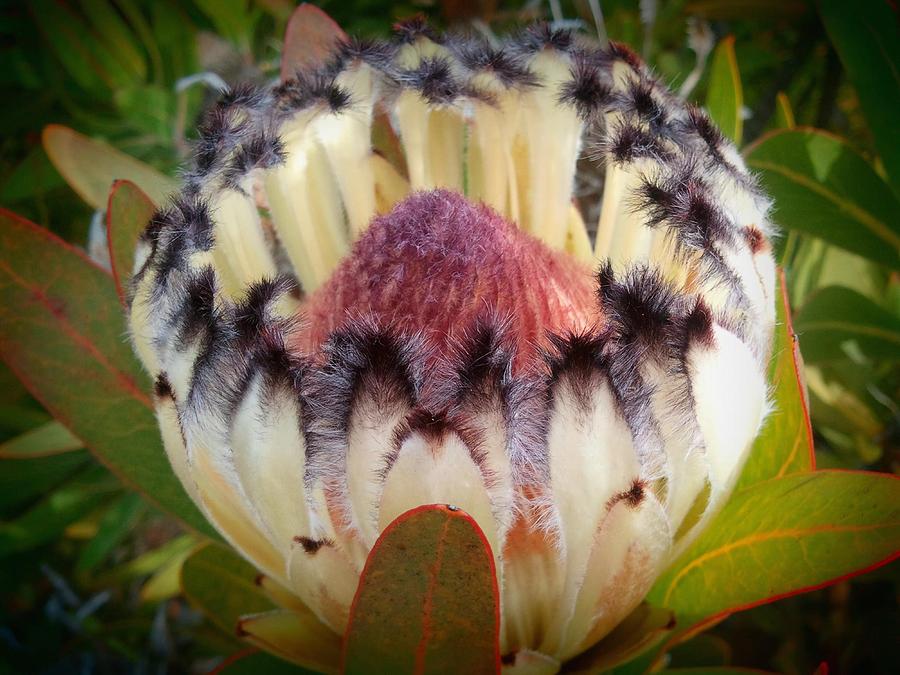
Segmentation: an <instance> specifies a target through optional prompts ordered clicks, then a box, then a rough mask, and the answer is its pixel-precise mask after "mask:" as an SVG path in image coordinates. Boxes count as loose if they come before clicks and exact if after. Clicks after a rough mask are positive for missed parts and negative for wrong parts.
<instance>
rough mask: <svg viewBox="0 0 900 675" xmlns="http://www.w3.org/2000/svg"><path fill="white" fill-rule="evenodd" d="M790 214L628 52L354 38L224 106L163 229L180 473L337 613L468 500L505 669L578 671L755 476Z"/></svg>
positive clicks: (309, 602)
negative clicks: (390, 157)
mask: <svg viewBox="0 0 900 675" xmlns="http://www.w3.org/2000/svg"><path fill="white" fill-rule="evenodd" d="M385 137H393V138H394V139H395V140H398V141H399V144H400V147H401V148H402V155H403V165H402V166H395V165H392V164H391V163H390V162H388V161H387V160H386V159H385V156H383V155H382V154H380V153H378V152H376V151H375V150H374V149H373V140H372V139H373V138H380V139H383V138H385ZM588 172H593V175H601V174H602V176H603V181H604V187H603V197H602V201H601V202H600V203H599V204H598V205H597V208H596V209H590V208H585V209H584V211H582V210H580V209H579V208H578V206H577V205H576V203H575V202H574V201H573V194H574V191H575V190H576V187H577V186H579V185H580V184H581V182H582V180H583V178H584V175H585V174H586V173H588ZM768 207H769V202H768V200H767V199H766V198H765V196H764V195H762V194H760V193H759V191H758V190H757V188H756V187H755V184H754V182H753V180H752V179H751V178H750V176H749V175H748V173H747V171H746V169H745V167H744V165H743V162H742V160H741V158H740V156H739V155H738V154H737V152H736V151H735V149H734V147H733V146H732V145H731V144H730V143H729V142H727V141H726V140H725V139H724V138H723V137H722V135H721V134H720V133H719V132H718V131H717V130H716V129H715V127H714V126H713V125H712V123H711V122H710V121H709V119H708V117H707V116H706V114H705V113H704V112H702V111H701V110H698V109H696V108H693V107H691V106H689V105H687V104H685V103H684V102H682V101H680V100H678V99H677V98H675V97H674V96H673V95H672V94H671V93H670V92H669V91H667V90H666V89H665V88H664V87H663V86H662V85H661V84H660V83H659V82H658V81H657V80H655V79H654V78H653V76H652V75H651V74H650V73H649V72H648V70H647V68H646V67H645V66H644V64H643V63H642V62H641V61H640V60H639V59H638V58H637V57H636V56H634V55H633V54H632V53H631V52H630V51H628V50H627V49H626V48H624V47H622V46H619V45H612V46H611V47H609V48H607V49H601V48H599V47H598V46H596V45H593V44H591V43H589V42H587V41H584V40H582V39H581V38H579V37H578V36H575V35H573V34H571V33H568V32H565V31H556V30H551V29H549V28H547V27H544V26H538V27H534V28H531V29H529V30H527V31H525V32H523V33H522V34H521V35H518V36H515V37H513V38H510V39H509V40H508V41H506V42H505V43H504V44H503V45H502V46H501V47H491V46H489V45H487V44H484V43H482V42H480V41H478V40H474V39H468V38H460V37H453V36H440V35H436V34H434V33H432V32H431V31H430V30H429V29H428V28H427V27H426V26H424V25H421V24H419V23H417V22H411V23H407V24H404V25H402V26H400V27H399V28H398V32H397V37H396V39H395V40H394V41H393V42H390V43H360V42H355V41H347V42H343V43H341V44H340V45H339V46H338V47H337V48H336V51H335V53H334V56H333V58H332V59H331V60H330V61H329V62H328V65H327V66H325V67H324V68H323V69H321V70H320V71H318V72H314V73H311V72H303V73H299V74H298V75H297V76H296V77H295V78H293V79H290V80H287V81H285V82H284V83H283V84H281V85H279V86H277V87H275V88H273V89H271V90H255V89H239V90H235V91H233V92H232V93H231V94H229V95H228V96H226V98H225V99H223V100H222V101H221V102H220V103H219V104H217V106H216V107H215V108H214V109H213V110H212V111H211V112H210V113H209V115H208V117H207V119H206V121H205V123H204V125H203V129H202V137H201V140H200V141H199V143H198V147H197V152H196V157H195V165H194V167H193V168H192V170H191V171H190V173H189V174H188V175H187V177H186V181H185V187H184V189H183V191H182V193H181V195H180V196H179V197H178V198H177V199H176V200H175V201H174V202H173V203H172V204H171V205H169V206H168V207H166V208H165V209H163V210H162V211H160V212H159V213H158V214H157V215H156V216H155V217H154V219H153V221H152V223H151V225H150V226H149V228H148V229H147V231H146V232H145V234H144V236H143V238H142V240H141V242H140V244H139V246H138V251H137V258H136V263H135V269H134V278H133V281H132V283H131V291H130V321H131V333H132V338H133V341H134V345H135V348H136V351H137V352H138V354H139V355H140V357H141V359H142V361H143V362H144V365H145V366H146V367H147V369H148V370H149V371H150V373H151V374H152V375H153V376H154V377H155V378H156V380H157V387H156V397H155V404H156V410H157V417H158V419H159V423H160V427H161V429H162V434H163V438H164V441H165V445H166V450H167V452H168V454H169V457H170V459H171V462H172V466H173V468H174V470H175V472H176V474H177V475H178V476H179V478H180V479H181V481H182V482H183V484H184V486H185V488H186V490H187V491H188V492H189V494H190V495H191V497H192V498H193V499H194V501H195V502H196V503H197V504H198V505H199V506H200V507H201V509H202V510H203V512H204V513H205V514H206V516H207V518H208V519H209V520H210V521H211V522H212V523H213V524H214V525H215V526H216V528H217V529H218V530H219V531H220V532H221V533H222V534H223V536H224V537H225V538H226V539H228V541H229V542H230V543H231V544H233V545H234V546H235V548H237V549H238V550H239V551H240V552H241V553H242V554H243V555H244V556H246V557H247V558H248V559H249V560H250V561H251V562H253V564H254V565H256V566H257V567H258V568H259V569H260V570H262V571H263V572H264V573H265V574H266V575H267V576H269V577H271V578H272V579H274V580H276V581H277V582H278V583H279V584H280V585H281V586H283V587H284V588H286V589H288V590H289V591H290V592H291V593H293V594H295V595H296V596H297V597H298V598H299V599H300V600H301V601H302V603H303V604H305V605H306V606H308V607H309V609H310V610H312V612H313V613H314V614H315V616H316V617H318V619H320V620H321V621H322V622H323V623H324V624H326V625H327V626H329V627H330V628H331V629H332V630H334V631H335V632H338V633H342V632H343V631H344V629H345V627H346V624H347V621H348V612H349V609H350V605H351V602H352V600H353V597H354V593H355V592H356V589H357V583H358V579H359V575H360V573H361V571H362V569H363V565H364V564H365V561H366V558H367V554H368V552H369V551H370V549H371V548H372V546H373V545H374V544H375V542H376V540H377V539H378V537H379V534H380V533H381V532H382V531H383V530H384V529H385V527H387V526H388V525H389V524H390V523H391V522H392V521H393V520H394V519H395V518H396V517H397V516H399V515H400V514H402V513H404V512H406V511H408V510H410V509H413V508H415V507H417V506H419V505H423V504H435V503H438V504H453V505H455V506H458V507H460V508H462V509H464V510H465V511H466V512H467V513H468V514H470V515H471V516H472V517H473V518H474V519H475V521H476V522H477V523H478V525H479V526H480V528H481V529H482V530H483V531H484V533H485V536H486V538H487V540H488V542H489V544H490V547H491V550H492V553H493V556H494V559H495V565H496V569H497V576H498V583H499V592H500V598H501V607H502V623H501V633H500V644H501V653H502V654H504V655H506V656H505V658H504V663H505V664H506V667H507V668H509V669H515V668H516V667H518V666H521V667H523V668H525V667H529V666H528V664H531V666H530V667H534V664H535V663H540V664H542V665H541V667H542V668H545V669H547V670H549V671H552V670H554V669H555V668H557V667H558V665H559V663H561V662H562V661H565V660H567V659H570V658H572V657H573V656H575V655H577V654H579V653H581V652H583V651H584V650H585V649H587V648H588V647H590V646H591V645H593V644H595V643H596V642H598V641H599V640H600V639H601V638H603V637H604V636H605V635H607V634H608V633H610V631H612V630H613V629H614V628H615V627H616V626H617V624H619V622H620V621H622V619H623V618H624V617H626V616H627V615H628V614H629V613H630V612H631V611H632V610H633V609H634V608H635V607H636V606H637V605H638V603H639V602H640V601H641V599H642V598H643V597H644V595H645V594H646V593H647V591H648V590H649V588H650V587H651V585H652V584H653V581H654V580H655V579H656V577H657V576H658V574H659V573H660V572H661V571H662V569H663V568H664V567H665V566H666V564H667V563H668V562H670V561H671V560H672V559H673V558H674V556H676V555H677V554H678V553H679V552H680V551H682V550H683V549H684V548H685V547H686V546H687V545H688V544H689V543H690V542H691V541H692V540H693V539H694V537H695V536H696V534H697V533H698V532H699V531H700V530H701V529H702V528H703V527H704V525H705V524H706V522H707V521H708V520H709V518H710V517H711V516H712V515H713V514H714V513H715V512H716V511H717V510H718V509H719V508H720V507H721V506H722V504H723V502H724V500H725V499H726V498H727V497H728V495H729V493H730V491H731V490H732V488H733V486H734V484H735V482H736V480H737V477H738V473H739V471H740V469H741V467H742V465H743V462H744V460H745V458H746V455H747V452H748V450H749V448H750V446H751V443H752V441H753V439H754V437H755V436H756V433H757V430H758V429H759V426H760V423H761V421H762V419H763V417H764V415H765V411H766V383H765V377H764V373H765V365H766V363H767V357H768V349H769V344H770V338H771V332H772V327H773V323H774V307H775V275H774V263H773V259H772V255H771V250H770V247H769V244H768V236H769V235H770V234H771V230H772V226H771V224H770V222H769V220H768V218H767V215H766V214H767V209H768ZM589 231H590V232H595V235H593V237H591V236H589V235H588V232H589ZM592 239H593V243H592ZM592 268H593V269H595V270H596V273H592Z"/></svg>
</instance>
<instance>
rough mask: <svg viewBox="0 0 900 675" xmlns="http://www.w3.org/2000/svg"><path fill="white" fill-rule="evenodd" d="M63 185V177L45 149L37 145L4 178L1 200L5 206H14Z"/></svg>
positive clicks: (0, 192)
mask: <svg viewBox="0 0 900 675" xmlns="http://www.w3.org/2000/svg"><path fill="white" fill-rule="evenodd" d="M62 185H64V181H63V179H62V176H60V175H59V172H58V171H57V170H56V169H54V168H53V165H52V164H51V163H50V160H49V159H48V158H47V153H46V152H44V148H43V147H42V146H41V145H40V144H37V143H36V144H35V145H34V147H33V148H32V149H31V150H30V151H29V152H28V154H27V155H26V156H25V158H24V159H23V160H22V161H21V162H20V163H19V165H18V166H17V167H16V168H15V169H13V171H12V172H11V173H9V174H8V175H7V176H5V177H4V181H3V187H2V188H0V200H2V202H3V203H4V204H14V203H16V202H19V201H22V200H24V199H30V198H32V197H36V196H39V195H43V194H45V193H47V192H49V191H50V190H52V189H54V188H57V187H61V186H62Z"/></svg>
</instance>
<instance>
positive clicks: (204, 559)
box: [181, 544, 276, 635]
mask: <svg viewBox="0 0 900 675" xmlns="http://www.w3.org/2000/svg"><path fill="white" fill-rule="evenodd" d="M258 576H259V572H257V571H256V568H254V567H253V565H251V564H250V563H248V562H246V561H245V560H244V559H243V558H241V557H240V556H238V555H237V554H236V553H235V552H234V551H232V550H231V549H229V548H227V547H225V546H221V545H219V544H208V545H206V546H203V547H201V548H199V549H197V550H196V551H194V552H193V553H192V554H191V555H190V557H188V559H187V560H185V562H184V565H183V566H182V568H181V589H182V590H183V591H184V595H185V597H186V598H187V599H188V600H189V601H190V603H191V604H192V605H194V606H195V607H196V608H197V609H199V610H200V611H202V612H203V613H204V614H205V615H206V616H207V617H208V618H209V619H210V620H211V621H212V622H213V623H214V624H216V625H217V626H219V627H220V628H221V629H222V630H224V631H225V632H227V633H228V634H230V635H234V632H235V629H236V628H237V626H238V621H239V619H240V617H241V616H242V615H244V614H253V613H259V612H268V611H271V610H273V609H276V606H275V604H274V603H273V602H272V601H271V600H270V599H269V597H268V596H267V595H266V594H265V592H264V591H263V590H262V588H260V586H259V584H258V583H257V582H256V579H257V577H258Z"/></svg>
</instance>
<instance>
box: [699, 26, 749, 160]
mask: <svg viewBox="0 0 900 675" xmlns="http://www.w3.org/2000/svg"><path fill="white" fill-rule="evenodd" d="M743 107H744V90H743V88H742V87H741V73H740V71H739V70H738V64H737V57H736V56H735V54H734V36H733V35H729V36H728V37H726V38H725V39H724V40H722V41H721V42H719V44H718V45H717V46H716V49H715V51H714V52H713V58H712V65H711V66H710V69H709V88H708V89H707V92H706V109H707V110H708V111H709V116H710V117H711V118H712V120H713V122H715V123H716V125H717V126H718V127H719V129H721V130H722V133H723V134H725V135H726V136H727V137H728V138H730V139H731V140H732V141H734V143H735V145H738V146H739V145H740V144H741V139H742V138H743V134H744V119H743V117H742V116H741V109H742V108H743Z"/></svg>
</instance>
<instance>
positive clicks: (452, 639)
mask: <svg viewBox="0 0 900 675" xmlns="http://www.w3.org/2000/svg"><path fill="white" fill-rule="evenodd" d="M498 597H499V596H498V590H497V577H496V572H495V570H494V558H493V555H492V554H491V549H490V546H489V544H488V542H487V540H486V539H485V537H484V534H483V533H482V531H481V529H480V528H479V527H478V525H477V523H476V522H475V521H474V520H473V519H472V518H471V517H470V516H468V515H467V514H466V513H464V512H463V511H461V510H459V509H458V508H456V507H453V506H445V505H436V504H435V505H429V506H420V507H419V508H416V509H413V510H411V511H407V512H406V513H404V514H402V515H401V516H399V517H398V518H397V519H396V520H394V522H392V523H391V524H390V525H388V527H387V528H386V529H385V530H384V532H382V533H381V536H380V537H379V538H378V541H376V542H375V546H374V547H373V548H372V551H371V552H370V553H369V558H368V560H367V561H366V566H365V569H364V570H363V573H362V578H361V580H360V584H359V588H358V589H357V591H356V597H355V598H354V599H353V607H352V608H351V611H350V622H349V625H348V627H347V634H346V637H345V642H344V667H345V672H346V673H371V672H386V673H395V674H396V675H402V674H403V673H416V674H420V673H499V672H500V647H499V642H498V638H499V629H500V610H499V599H498Z"/></svg>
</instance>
